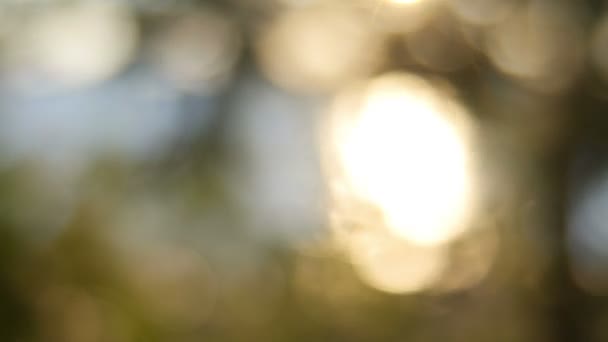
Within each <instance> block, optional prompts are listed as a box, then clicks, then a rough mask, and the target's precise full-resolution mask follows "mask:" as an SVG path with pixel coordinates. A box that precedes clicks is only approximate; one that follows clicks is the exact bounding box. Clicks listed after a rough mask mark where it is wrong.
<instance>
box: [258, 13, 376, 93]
mask: <svg viewBox="0 0 608 342" xmlns="http://www.w3.org/2000/svg"><path fill="white" fill-rule="evenodd" d="M364 18H365V17H363V16H361V15H360V14H359V13H358V12H357V11H354V10H352V9H349V8H343V7H340V8H327V7H320V8H316V7H314V8H307V9H301V10H292V11H287V12H285V13H283V14H280V15H279V17H278V18H277V19H276V20H275V21H274V22H273V23H271V24H270V25H269V27H268V28H266V29H265V30H264V32H263V33H262V34H261V36H260V38H259V40H258V42H257V46H256V51H257V57H258V61H259V63H260V65H261V67H262V69H263V71H264V72H265V74H266V75H267V76H268V77H269V78H270V79H271V80H272V81H273V82H275V83H276V84H278V85H279V86H282V87H285V88H287V89H291V90H297V91H304V92H323V91H327V90H333V89H336V88H338V87H339V86H341V85H343V84H344V83H346V82H348V81H352V80H353V79H356V78H357V77H361V76H365V75H367V74H368V73H369V72H370V71H371V70H373V69H374V67H375V66H376V65H377V63H378V62H379V59H380V58H381V45H380V41H379V40H378V37H376V36H375V35H374V34H373V31H371V30H369V28H368V27H367V25H366V23H367V21H365V20H364Z"/></svg>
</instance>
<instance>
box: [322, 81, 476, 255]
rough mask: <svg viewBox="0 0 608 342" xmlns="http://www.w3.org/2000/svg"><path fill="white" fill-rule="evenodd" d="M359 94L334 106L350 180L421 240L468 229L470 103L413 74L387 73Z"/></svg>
mask: <svg viewBox="0 0 608 342" xmlns="http://www.w3.org/2000/svg"><path fill="white" fill-rule="evenodd" d="M359 91H360V93H359V94H358V95H355V97H353V93H352V91H351V92H347V93H345V94H344V95H342V96H341V97H339V98H338V100H337V101H336V104H335V106H334V113H333V115H334V116H335V118H336V119H335V121H334V123H333V125H334V129H335V131H334V133H333V134H334V136H333V139H334V140H333V143H334V144H335V149H336V150H335V153H336V158H337V160H338V162H337V164H338V165H337V167H338V168H339V169H340V172H343V175H344V178H345V180H344V182H345V184H347V186H349V187H352V190H353V192H354V194H355V195H356V196H358V197H360V198H363V199H365V200H366V201H369V203H371V204H372V205H374V206H377V207H378V208H379V209H380V210H381V211H382V214H383V216H384V218H385V220H386V224H387V225H388V227H390V229H391V230H393V231H394V232H395V233H396V234H397V235H398V236H401V237H403V238H405V239H407V240H410V241H412V242H414V243H417V244H422V245H436V244H441V243H443V242H446V241H449V240H451V239H453V238H454V237H456V236H458V235H459V234H461V233H462V232H464V231H465V230H466V227H467V224H468V222H467V221H468V220H469V217H470V215H471V211H472V208H473V192H474V190H473V185H474V184H473V180H472V174H471V172H472V165H471V163H472V156H471V146H470V143H471V140H470V139H471V138H472V136H471V134H472V132H471V130H472V126H471V124H470V122H469V121H468V120H469V119H468V117H467V113H466V112H465V111H464V109H463V107H461V106H460V105H458V104H456V103H455V102H454V101H453V100H452V99H449V97H446V95H447V94H444V93H442V92H441V91H440V90H438V88H434V87H433V86H432V85H431V84H429V83H428V82H426V81H424V80H423V79H421V78H418V77H416V76H412V75H407V74H388V75H385V76H382V77H380V78H377V79H375V80H373V81H371V82H370V83H369V84H367V85H366V86H364V87H363V90H359ZM356 93H357V91H355V94H356ZM356 96H360V98H356Z"/></svg>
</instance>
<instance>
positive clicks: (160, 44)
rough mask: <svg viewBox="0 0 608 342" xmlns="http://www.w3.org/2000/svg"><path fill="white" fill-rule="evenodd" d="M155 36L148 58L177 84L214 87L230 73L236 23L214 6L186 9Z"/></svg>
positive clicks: (237, 47) (186, 87)
mask: <svg viewBox="0 0 608 342" xmlns="http://www.w3.org/2000/svg"><path fill="white" fill-rule="evenodd" d="M166 26H167V27H165V28H164V29H163V30H161V32H159V33H158V35H157V36H156V37H155V38H156V39H155V40H154V42H153V51H152V56H151V57H152V59H153V61H154V62H155V63H156V64H157V65H158V66H159V68H160V70H161V71H162V73H163V75H164V76H165V77H166V78H167V79H169V80H170V81H171V82H173V83H174V84H175V85H176V86H177V87H178V88H180V89H184V90H187V91H194V92H203V93H206V92H210V91H216V90H217V89H218V88H221V87H222V86H223V85H225V84H226V83H227V82H228V80H229V78H230V76H231V75H232V71H233V68H234V67H235V64H236V62H237V61H238V57H239V50H240V48H241V36H240V32H239V30H238V28H237V27H236V24H235V23H234V22H233V21H231V20H230V19H229V18H227V17H226V15H225V14H223V13H221V12H220V11H218V10H214V9H210V8H209V9H190V10H189V11H188V13H187V14H184V15H182V16H179V17H178V18H176V19H173V21H172V22H170V23H169V24H168V25H166Z"/></svg>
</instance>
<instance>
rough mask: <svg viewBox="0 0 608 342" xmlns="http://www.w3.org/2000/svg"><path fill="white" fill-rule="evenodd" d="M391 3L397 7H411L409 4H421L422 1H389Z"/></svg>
mask: <svg viewBox="0 0 608 342" xmlns="http://www.w3.org/2000/svg"><path fill="white" fill-rule="evenodd" d="M388 1H389V2H392V3H394V4H397V5H409V4H415V3H417V2H421V0H388Z"/></svg>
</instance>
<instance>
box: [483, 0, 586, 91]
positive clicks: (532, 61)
mask: <svg viewBox="0 0 608 342" xmlns="http://www.w3.org/2000/svg"><path fill="white" fill-rule="evenodd" d="M577 10H578V9H577V7H576V6H575V5H571V6H569V7H566V8H564V7H554V6H550V5H549V3H547V2H544V1H531V2H530V3H529V4H527V5H526V6H522V7H521V8H519V9H518V10H517V11H515V12H514V13H513V14H512V15H510V16H509V17H508V18H507V19H505V20H504V21H501V22H500V23H499V24H498V25H496V26H495V27H493V28H492V29H491V30H490V31H489V33H488V35H487V39H486V46H487V53H488V56H489V57H490V59H491V60H492V62H493V63H494V65H495V66H496V67H497V68H498V69H499V70H500V71H502V72H503V73H505V74H506V75H508V76H510V77H512V78H513V79H515V80H517V81H519V82H520V83H521V84H523V85H525V86H527V87H529V88H531V89H534V90H536V91H540V92H543V93H556V92H560V91H563V90H565V89H567V88H568V87H569V86H570V85H572V83H573V82H574V81H575V80H576V78H577V76H578V75H579V73H580V72H581V67H582V62H583V56H584V46H583V44H582V43H583V41H584V40H583V39H582V31H581V30H580V26H579V25H578V20H580V16H579V15H578V11H577Z"/></svg>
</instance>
